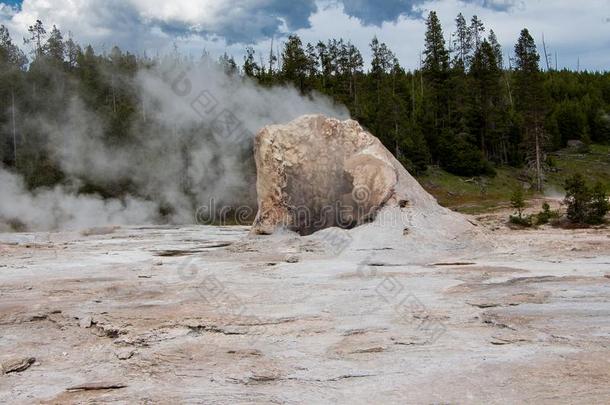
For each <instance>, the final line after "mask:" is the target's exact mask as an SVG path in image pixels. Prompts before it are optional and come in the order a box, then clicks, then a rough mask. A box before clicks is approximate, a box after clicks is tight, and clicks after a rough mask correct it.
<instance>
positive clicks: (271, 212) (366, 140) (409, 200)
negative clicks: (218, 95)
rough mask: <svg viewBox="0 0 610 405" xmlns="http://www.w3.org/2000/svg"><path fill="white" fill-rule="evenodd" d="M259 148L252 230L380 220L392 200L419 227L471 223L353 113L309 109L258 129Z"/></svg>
mask: <svg viewBox="0 0 610 405" xmlns="http://www.w3.org/2000/svg"><path fill="white" fill-rule="evenodd" d="M254 153H255V160H256V168H257V183H256V188H257V194H258V213H257V216H256V219H255V221H254V224H253V227H252V232H253V233H254V234H271V233H273V232H275V231H276V230H278V229H288V230H291V231H294V232H297V233H299V234H301V235H309V234H312V233H314V232H316V231H319V230H322V229H325V228H330V227H339V228H344V229H351V228H355V227H358V226H359V225H363V224H367V223H371V222H374V221H376V218H377V216H378V215H379V213H380V212H381V210H382V209H386V208H388V207H390V208H394V209H396V210H398V212H399V213H400V214H401V215H402V216H404V217H405V218H407V219H409V218H415V217H417V218H418V219H417V220H415V221H411V222H414V224H415V225H419V226H420V227H426V226H427V225H428V224H429V225H430V226H432V227H434V226H444V224H445V223H447V224H446V225H447V226H446V227H445V228H446V229H445V230H448V229H451V230H452V231H453V230H455V231H457V232H458V233H459V232H462V231H464V230H468V229H469V228H471V227H472V225H471V224H469V223H468V221H466V220H464V219H463V218H462V217H461V216H460V215H459V214H455V213H453V212H450V211H449V210H446V209H445V208H442V207H440V206H439V205H438V204H437V202H436V200H435V199H434V198H433V197H432V196H431V195H430V194H428V193H427V192H426V191H425V190H424V189H423V188H422V187H421V186H420V185H419V183H418V182H417V181H416V180H415V179H414V178H413V177H412V176H411V175H410V174H409V173H408V172H407V170H406V169H405V168H404V167H403V166H402V165H401V164H400V163H399V162H398V161H397V160H396V159H395V158H394V156H393V155H392V154H391V153H390V152H389V151H388V150H387V149H386V148H385V147H384V146H383V144H382V143H381V142H380V141H379V140H378V139H377V138H376V137H374V136H373V135H371V134H370V133H368V132H367V131H366V130H364V129H363V128H362V127H361V126H360V125H359V124H358V123H357V122H356V121H354V120H347V121H340V120H337V119H334V118H329V117H326V116H323V115H306V116H302V117H300V118H298V119H296V120H294V121H292V122H290V123H287V124H282V125H269V126H266V127H264V128H263V129H261V130H260V131H259V133H258V134H257V136H256V138H255V144H254ZM422 215H423V216H422ZM440 217H442V218H443V219H442V220H439V218H440ZM421 218H424V220H423V221H422V220H420V219H421ZM425 218H428V220H426V219H425ZM394 225H395V224H394ZM407 225H408V224H407ZM406 227H407V226H405V229H402V228H401V229H400V234H401V235H407V234H410V230H409V229H406ZM445 230H443V231H442V232H445Z"/></svg>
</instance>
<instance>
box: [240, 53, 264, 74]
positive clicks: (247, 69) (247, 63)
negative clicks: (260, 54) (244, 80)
mask: <svg viewBox="0 0 610 405" xmlns="http://www.w3.org/2000/svg"><path fill="white" fill-rule="evenodd" d="M254 55H255V52H254V49H253V48H252V47H250V46H249V47H247V48H246V55H245V56H244V66H243V71H244V74H245V75H246V76H248V77H255V76H258V75H259V74H260V66H258V64H257V63H256V61H255V60H254Z"/></svg>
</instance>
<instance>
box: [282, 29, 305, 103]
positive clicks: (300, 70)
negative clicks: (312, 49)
mask: <svg viewBox="0 0 610 405" xmlns="http://www.w3.org/2000/svg"><path fill="white" fill-rule="evenodd" d="M307 64H308V59H307V55H305V51H304V50H303V43H302V42H301V39H300V38H299V37H298V36H297V35H290V36H289V37H288V41H287V42H286V43H285V44H284V49H283V51H282V71H281V75H282V79H283V80H285V81H287V82H293V83H295V84H296V85H297V87H298V88H299V89H300V90H301V92H304V91H305V90H306V88H305V87H306V86H305V84H306V81H305V78H306V75H307V71H308V66H307Z"/></svg>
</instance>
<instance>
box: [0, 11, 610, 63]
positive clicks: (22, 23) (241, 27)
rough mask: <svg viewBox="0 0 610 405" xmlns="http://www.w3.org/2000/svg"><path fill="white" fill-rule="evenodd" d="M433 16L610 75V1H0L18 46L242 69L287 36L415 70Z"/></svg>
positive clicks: (0, 14) (508, 46)
mask: <svg viewBox="0 0 610 405" xmlns="http://www.w3.org/2000/svg"><path fill="white" fill-rule="evenodd" d="M430 10H435V11H436V12H437V13H438V15H439V18H440V19H441V22H442V24H443V28H444V34H445V37H446V38H447V40H450V38H451V33H452V32H453V31H454V29H455V23H454V20H455V17H456V16H457V14H458V13H459V12H462V13H463V14H464V16H465V17H466V18H467V19H470V18H471V17H472V16H473V15H477V16H478V17H479V18H480V19H482V20H483V22H484V23H485V26H486V28H487V29H488V30H489V29H490V28H491V29H493V30H494V31H495V33H496V35H497V37H498V39H499V41H500V43H501V44H502V45H503V48H504V51H505V55H506V56H510V55H512V53H513V47H514V43H515V42H516V40H517V38H518V36H519V32H520V31H521V29H523V28H525V27H526V28H528V29H529V30H530V32H531V33H532V35H533V37H534V39H535V40H536V42H537V44H538V46H539V48H540V51H541V53H542V37H543V36H544V38H545V42H546V45H547V52H548V53H550V54H551V55H552V58H551V63H552V65H554V64H555V55H557V63H558V67H559V68H564V67H565V68H569V69H576V68H577V67H580V68H581V70H582V69H588V70H600V71H607V70H610V0H579V1H574V0H290V1H288V0H22V1H20V0H0V24H3V25H5V26H6V27H8V28H9V30H10V32H11V35H12V36H13V38H15V39H17V40H16V42H17V43H19V44H21V43H22V41H21V39H22V38H23V37H26V36H27V27H28V26H29V25H31V24H33V23H34V21H35V20H36V19H40V20H42V21H43V23H44V24H45V26H46V27H47V28H49V27H51V26H52V25H53V24H55V25H57V27H58V28H59V29H60V30H61V31H62V32H63V33H64V34H68V33H69V35H72V36H73V37H74V39H75V40H76V41H77V42H79V43H80V44H83V45H85V44H91V45H93V47H94V48H95V49H96V50H97V51H99V52H103V51H108V50H110V49H111V48H112V47H113V46H114V45H118V46H120V47H121V48H122V49H125V50H129V51H131V52H135V53H138V54H143V53H146V54H148V55H156V54H164V53H167V52H169V51H170V50H171V49H173V47H174V46H177V47H178V48H179V49H180V50H182V51H183V52H185V53H187V54H191V55H193V56H197V55H199V54H201V53H202V52H203V51H204V50H206V51H207V52H209V53H211V54H212V55H221V54H223V53H225V52H227V53H229V54H232V55H233V56H234V57H235V58H236V60H237V62H238V63H241V61H242V58H243V54H244V49H245V47H246V46H247V45H249V46H252V47H253V48H254V49H255V50H256V51H257V52H258V53H259V54H263V55H265V56H266V55H268V53H269V48H270V45H271V40H272V38H273V41H274V43H275V45H276V46H277V45H278V44H281V42H282V41H283V40H285V39H286V36H287V35H288V34H289V33H296V34H298V35H299V36H300V37H301V39H302V40H303V42H304V43H307V42H312V43H316V42H317V41H319V40H324V41H325V40H327V39H328V38H340V37H342V38H344V39H345V40H350V41H351V42H352V43H354V44H355V45H356V46H358V48H359V49H360V50H361V52H362V53H363V55H364V57H365V61H367V62H368V61H369V58H370V52H369V49H368V44H369V43H370V41H371V39H372V38H373V36H377V37H378V38H379V39H380V40H381V41H383V42H385V43H387V44H388V46H389V47H390V49H392V51H393V52H394V53H395V54H396V55H397V56H398V58H399V60H400V62H401V64H402V65H403V66H405V67H406V68H408V69H412V68H416V67H417V66H418V65H419V55H420V52H421V50H422V47H423V43H424V34H425V16H426V15H427V13H428V12H429V11H430ZM505 59H508V58H506V57H505Z"/></svg>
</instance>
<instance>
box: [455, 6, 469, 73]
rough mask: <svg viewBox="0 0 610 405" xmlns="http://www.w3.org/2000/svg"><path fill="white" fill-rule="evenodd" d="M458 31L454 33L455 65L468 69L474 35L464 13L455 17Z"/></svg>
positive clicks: (458, 67)
mask: <svg viewBox="0 0 610 405" xmlns="http://www.w3.org/2000/svg"><path fill="white" fill-rule="evenodd" d="M455 25H456V31H455V33H454V34H453V52H454V53H455V57H454V59H453V65H454V66H455V67H456V68H457V69H458V70H466V68H467V62H468V56H469V55H470V52H471V50H472V35H471V33H470V27H469V26H468V24H467V23H466V19H465V18H464V15H462V13H460V14H458V16H457V18H456V19H455Z"/></svg>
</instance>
